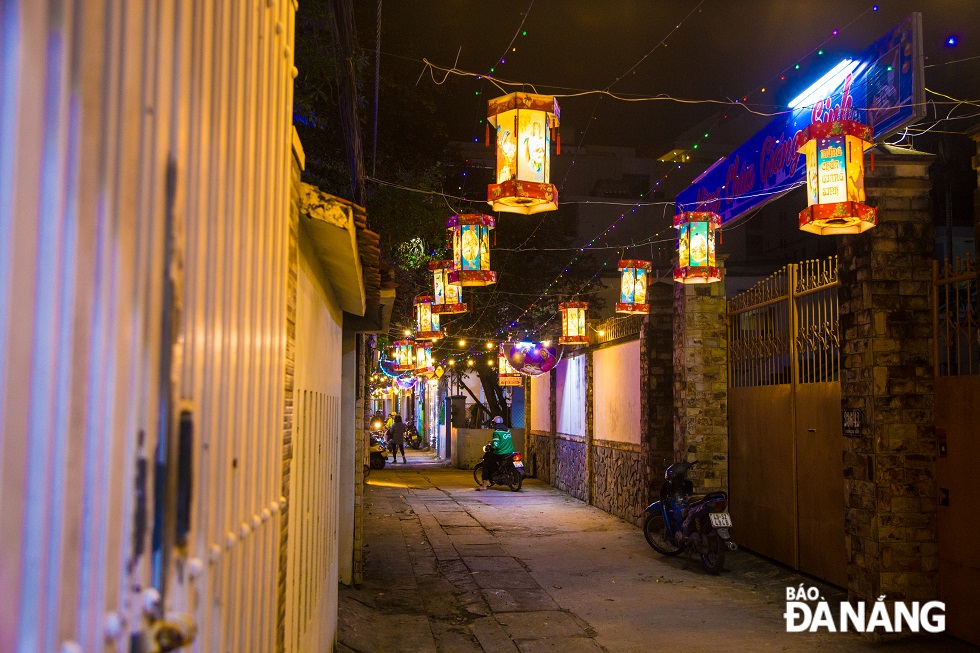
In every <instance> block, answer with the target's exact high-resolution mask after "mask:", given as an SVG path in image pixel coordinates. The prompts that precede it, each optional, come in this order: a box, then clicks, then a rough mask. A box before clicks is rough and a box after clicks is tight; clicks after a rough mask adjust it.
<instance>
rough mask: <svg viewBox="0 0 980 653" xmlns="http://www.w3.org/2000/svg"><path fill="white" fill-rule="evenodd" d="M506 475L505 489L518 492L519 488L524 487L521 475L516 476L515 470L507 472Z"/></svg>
mask: <svg viewBox="0 0 980 653" xmlns="http://www.w3.org/2000/svg"><path fill="white" fill-rule="evenodd" d="M506 474H507V477H506V479H507V480H506V483H507V487H509V488H510V491H511V492H520V490H521V486H522V485H524V479H523V478H521V475H520V474H518V473H517V470H515V469H510V470H508V471H507V472H506Z"/></svg>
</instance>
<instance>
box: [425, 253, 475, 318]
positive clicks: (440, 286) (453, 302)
mask: <svg viewBox="0 0 980 653" xmlns="http://www.w3.org/2000/svg"><path fill="white" fill-rule="evenodd" d="M454 268H455V264H454V262H453V261H430V262H429V269H430V270H432V291H433V299H434V300H435V301H434V303H433V304H432V312H433V313H437V314H440V315H441V314H443V313H465V312H466V311H468V310H469V306H467V304H466V302H464V301H463V297H462V292H461V290H460V287H459V286H457V285H456V284H452V283H449V273H450V272H452V271H453V269H454Z"/></svg>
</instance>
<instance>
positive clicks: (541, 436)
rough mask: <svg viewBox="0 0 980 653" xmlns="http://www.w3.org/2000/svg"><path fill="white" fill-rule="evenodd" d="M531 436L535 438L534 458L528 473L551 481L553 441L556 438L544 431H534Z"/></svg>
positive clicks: (545, 480)
mask: <svg viewBox="0 0 980 653" xmlns="http://www.w3.org/2000/svg"><path fill="white" fill-rule="evenodd" d="M531 438H532V439H533V440H534V453H533V456H534V458H533V459H532V460H531V461H530V468H529V469H528V473H529V474H531V475H532V476H534V477H535V478H538V479H540V480H542V481H544V482H546V483H551V478H552V477H551V474H552V465H551V460H552V457H553V456H554V454H553V453H552V451H551V443H552V441H553V440H554V438H552V437H551V435H550V434H548V433H544V432H542V431H534V432H533V433H532V434H531Z"/></svg>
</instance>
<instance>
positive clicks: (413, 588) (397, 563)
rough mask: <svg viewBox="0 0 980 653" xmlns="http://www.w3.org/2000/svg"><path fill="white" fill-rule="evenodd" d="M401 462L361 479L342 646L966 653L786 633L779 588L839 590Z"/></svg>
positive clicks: (571, 507)
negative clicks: (358, 570) (361, 563)
mask: <svg viewBox="0 0 980 653" xmlns="http://www.w3.org/2000/svg"><path fill="white" fill-rule="evenodd" d="M408 460H409V462H408V464H405V465H403V464H401V463H399V464H397V465H392V464H390V463H389V465H388V466H387V467H386V468H385V469H383V470H374V471H372V472H371V475H370V477H369V478H368V481H367V487H366V490H365V496H364V506H365V509H364V515H365V521H364V538H365V578H364V583H363V585H362V586H361V587H360V588H346V587H341V590H340V614H339V617H340V633H339V646H338V650H340V651H364V652H374V651H384V652H389V651H421V652H430V651H432V652H435V651H446V652H452V653H456V652H459V653H468V652H471V651H472V652H477V651H486V652H487V653H505V652H506V653H517V652H518V651H520V652H522V653H537V652H543V651H555V652H562V653H579V652H595V651H611V652H619V651H624V652H625V651H638V652H639V651H643V652H647V651H710V652H711V653H717V652H718V651H813V650H820V651H869V650H872V649H877V650H882V651H887V652H889V653H891V652H894V653H899V652H901V653H912V652H925V651H943V652H944V653H946V652H949V653H958V652H959V651H974V650H976V649H974V648H972V647H969V646H966V645H963V644H961V643H959V642H956V641H954V640H951V639H950V638H947V637H943V636H931V637H928V638H920V639H916V640H911V641H910V640H906V641H903V642H896V643H891V644H888V645H885V646H879V647H874V646H872V645H871V644H870V643H868V642H867V641H865V640H864V639H862V638H861V637H860V636H858V635H853V634H841V633H819V634H810V633H787V632H786V625H785V621H784V619H783V611H784V607H785V595H786V587H787V586H793V587H796V586H799V584H800V583H804V584H806V585H807V586H814V585H815V586H818V587H820V588H821V591H822V592H823V595H824V596H826V597H827V598H828V599H833V598H835V597H836V598H839V597H840V596H841V592H840V591H839V590H836V589H834V588H831V587H828V586H824V585H821V584H819V583H816V582H814V581H813V580H811V579H808V578H804V577H801V576H799V575H797V574H794V573H792V572H790V571H788V570H786V569H784V568H782V567H780V566H777V565H774V564H772V563H769V562H767V561H764V560H762V559H760V558H758V557H756V556H754V555H752V554H750V553H746V552H742V551H739V552H737V553H734V554H732V553H730V554H729V556H728V559H727V561H726V567H727V571H725V572H723V573H722V574H720V575H719V576H710V575H708V574H706V573H705V572H704V571H703V569H702V568H701V566H700V563H699V561H697V560H692V561H691V563H690V564H689V565H687V566H686V565H685V561H684V560H683V559H677V558H664V557H662V556H660V555H658V554H657V553H656V552H655V551H653V549H651V548H650V547H649V546H648V545H647V543H646V541H645V540H644V539H643V534H642V532H641V531H640V529H639V528H637V527H636V526H634V525H632V524H628V523H626V522H624V521H622V520H621V519H618V518H616V517H613V516H611V515H609V514H607V513H604V512H602V511H600V510H598V509H596V508H592V507H590V506H587V505H585V504H584V503H582V502H581V501H578V500H576V499H573V498H571V497H569V496H567V495H565V494H563V493H561V492H559V491H558V490H555V489H554V488H552V487H550V486H548V485H545V484H543V483H541V482H539V481H536V480H533V479H528V480H527V481H526V482H525V484H524V489H523V490H522V491H520V492H517V493H514V492H510V491H509V490H507V489H506V488H505V489H503V490H497V489H491V490H489V491H487V492H477V491H476V489H475V487H476V486H475V483H474V482H473V476H472V472H470V471H465V470H455V469H451V468H449V467H447V466H445V465H444V464H442V463H440V462H439V461H437V460H436V459H435V458H434V456H432V455H431V454H428V453H424V452H415V451H410V452H409V453H408ZM734 534H735V539H736V540H737V539H738V529H737V525H736V529H735V531H734Z"/></svg>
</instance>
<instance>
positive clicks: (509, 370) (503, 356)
mask: <svg viewBox="0 0 980 653" xmlns="http://www.w3.org/2000/svg"><path fill="white" fill-rule="evenodd" d="M513 346H514V343H512V342H505V343H502V344H501V345H500V352H499V353H498V355H497V381H498V382H499V383H500V385H501V386H502V387H503V386H516V385H521V383H523V379H522V378H521V375H520V373H519V372H518V371H517V370H515V369H514V367H513V366H512V365H511V364H510V361H509V360H508V359H507V352H508V351H509V350H510V348H511V347H513Z"/></svg>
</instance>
